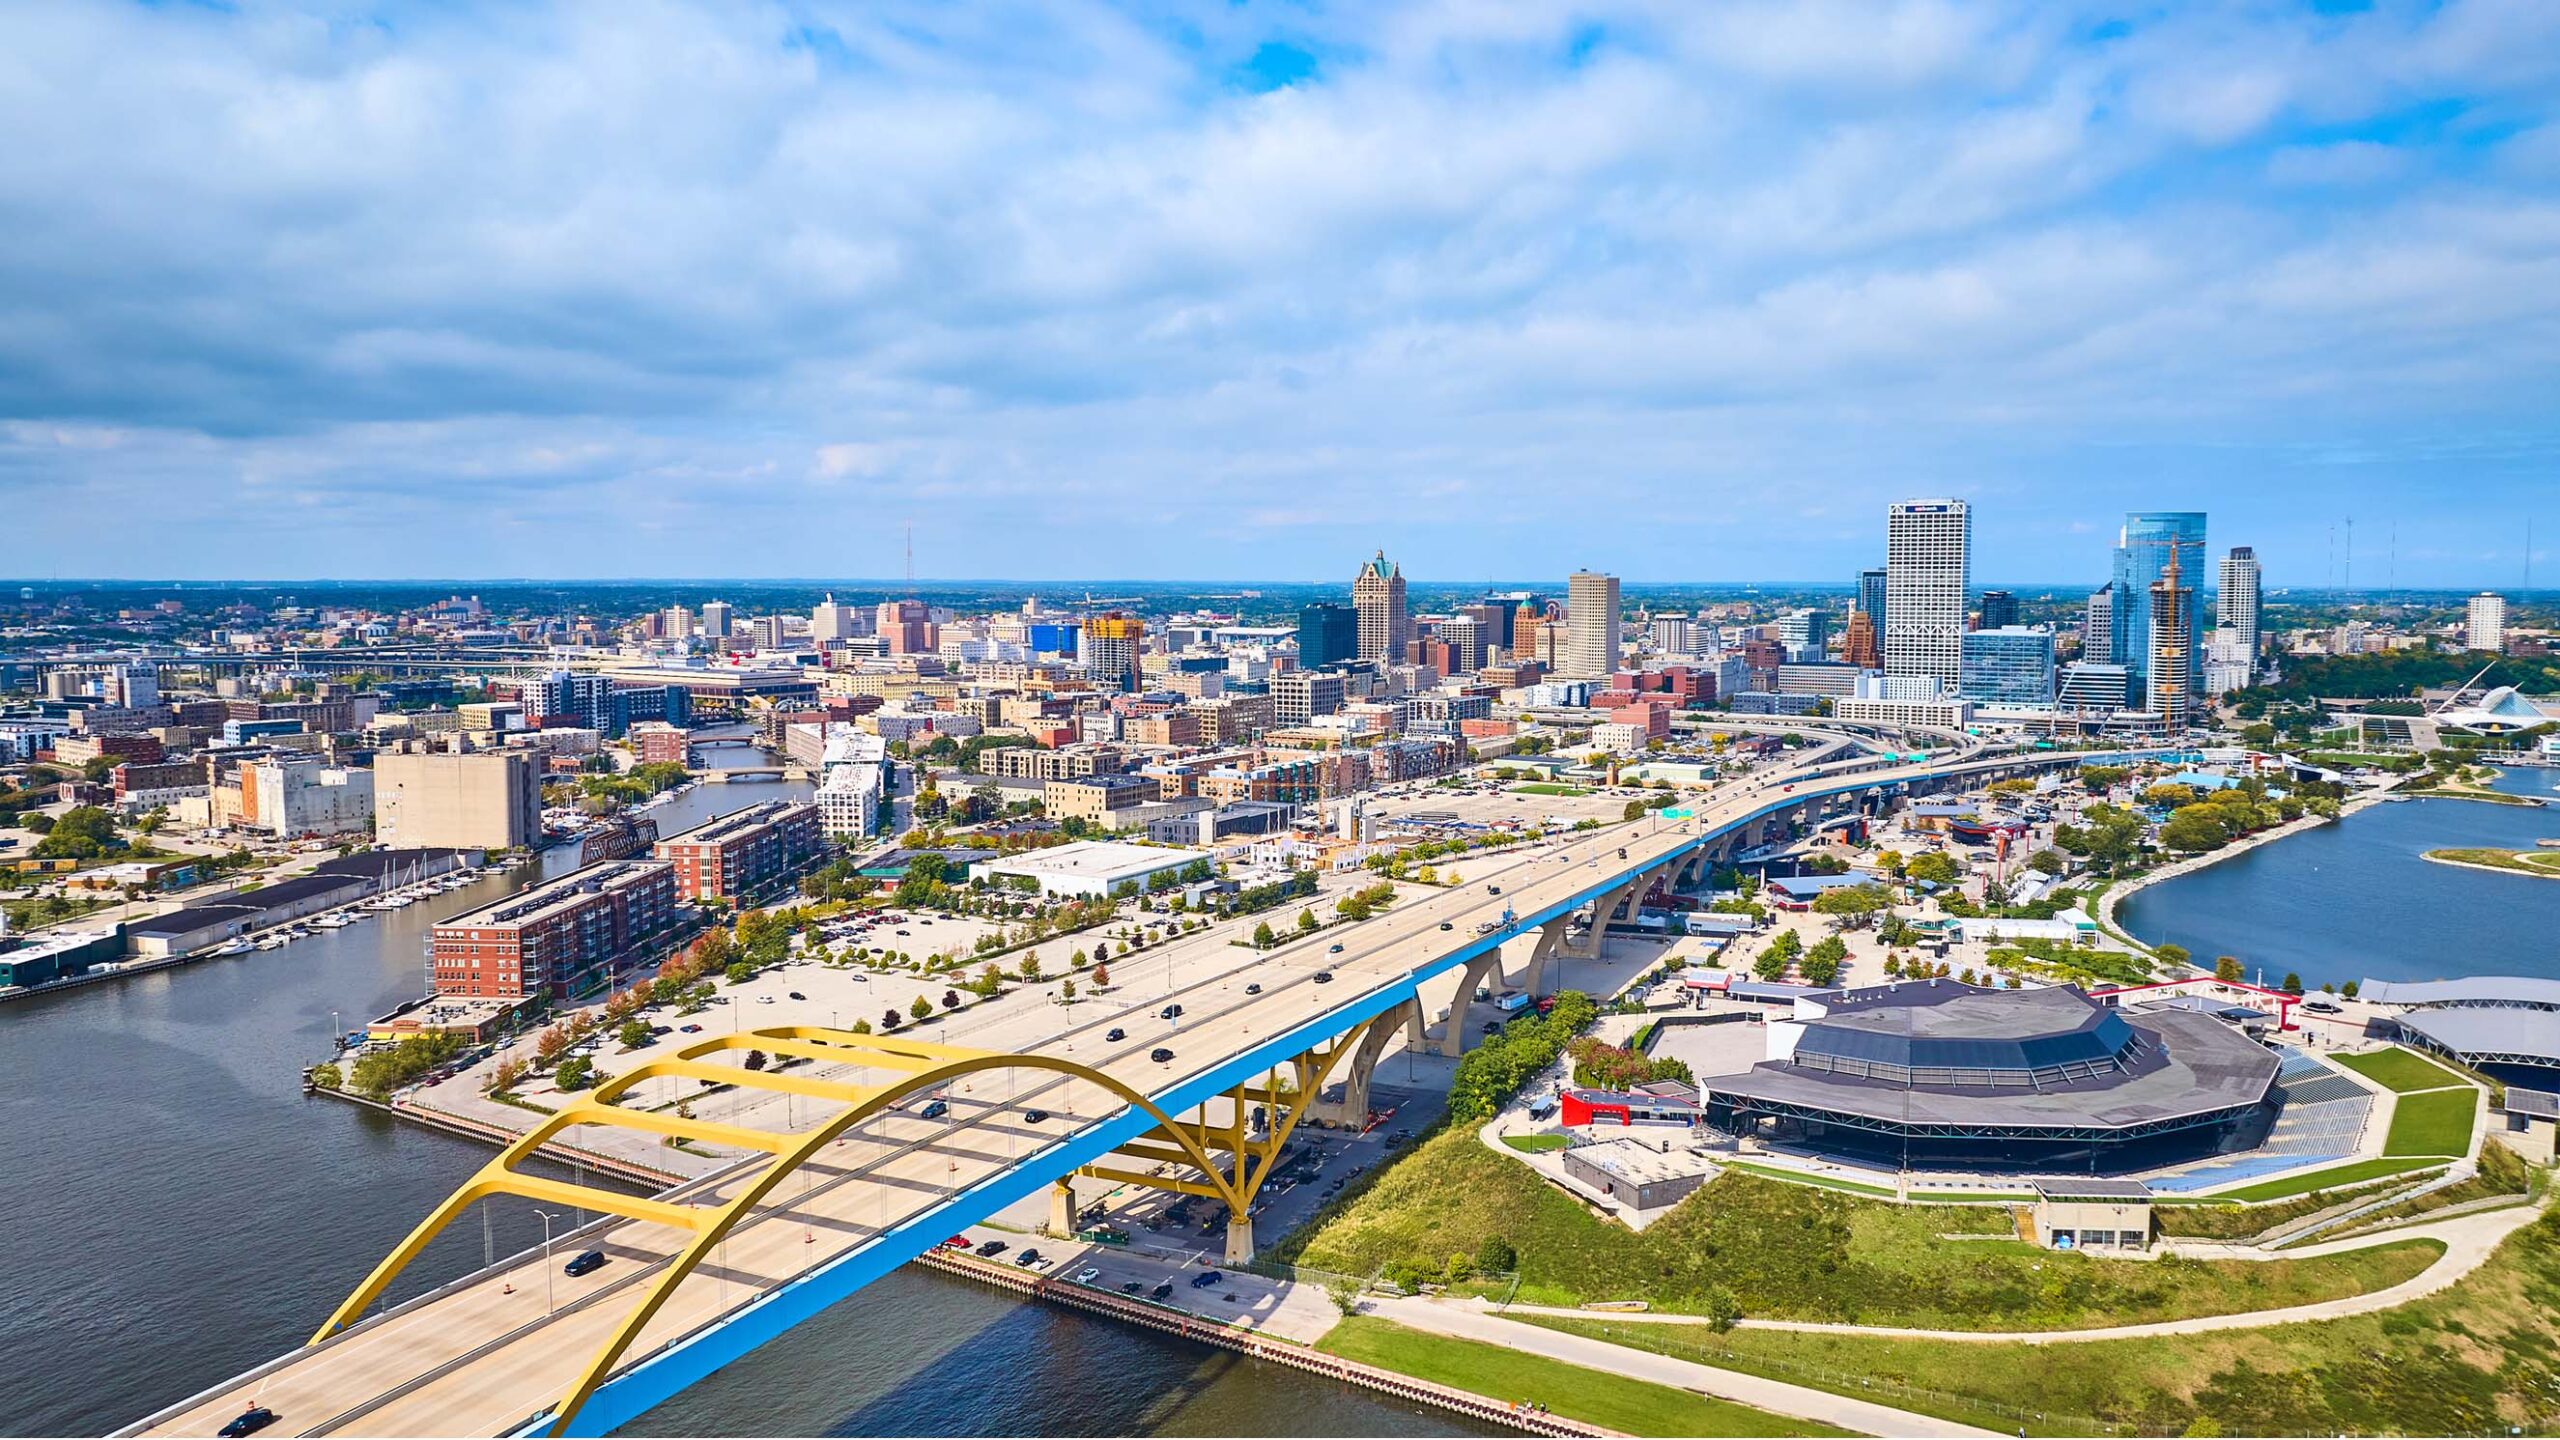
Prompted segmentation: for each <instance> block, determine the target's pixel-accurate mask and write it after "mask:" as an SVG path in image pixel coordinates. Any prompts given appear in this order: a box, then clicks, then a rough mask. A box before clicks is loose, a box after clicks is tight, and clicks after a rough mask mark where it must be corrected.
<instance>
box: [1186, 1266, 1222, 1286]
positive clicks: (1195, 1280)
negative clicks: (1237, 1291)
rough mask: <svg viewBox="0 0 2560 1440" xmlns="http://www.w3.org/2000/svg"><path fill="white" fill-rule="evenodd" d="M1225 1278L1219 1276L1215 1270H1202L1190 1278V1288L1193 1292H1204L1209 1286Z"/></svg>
mask: <svg viewBox="0 0 2560 1440" xmlns="http://www.w3.org/2000/svg"><path fill="white" fill-rule="evenodd" d="M1226 1278H1227V1277H1226V1276H1224V1275H1221V1274H1219V1273H1218V1272H1217V1271H1215V1270H1203V1271H1201V1272H1200V1273H1199V1274H1197V1275H1194V1276H1192V1277H1191V1288H1192V1289H1194V1290H1206V1289H1208V1288H1209V1287H1210V1286H1212V1285H1215V1284H1217V1283H1218V1282H1219V1281H1221V1280H1224V1279H1226Z"/></svg>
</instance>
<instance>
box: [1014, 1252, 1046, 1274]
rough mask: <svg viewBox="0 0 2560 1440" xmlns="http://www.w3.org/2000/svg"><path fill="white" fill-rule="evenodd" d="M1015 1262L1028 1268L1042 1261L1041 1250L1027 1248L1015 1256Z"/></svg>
mask: <svg viewBox="0 0 2560 1440" xmlns="http://www.w3.org/2000/svg"><path fill="white" fill-rule="evenodd" d="M1013 1263H1014V1264H1016V1265H1019V1266H1021V1267H1023V1268H1024V1269H1026V1270H1027V1269H1029V1268H1031V1267H1032V1266H1034V1265H1037V1264H1039V1263H1040V1252H1039V1251H1037V1250H1025V1251H1023V1252H1022V1253H1021V1254H1019V1255H1016V1256H1014V1257H1013Z"/></svg>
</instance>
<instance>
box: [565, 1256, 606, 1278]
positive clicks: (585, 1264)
mask: <svg viewBox="0 0 2560 1440" xmlns="http://www.w3.org/2000/svg"><path fill="white" fill-rule="evenodd" d="M604 1258H605V1257H604V1252H603V1251H601V1250H583V1251H580V1252H579V1253H578V1254H577V1255H576V1256H575V1257H574V1258H572V1259H571V1260H570V1261H569V1263H568V1264H566V1265H563V1266H561V1267H560V1273H561V1274H563V1275H591V1274H593V1273H595V1272H596V1271H598V1270H601V1269H603V1268H604Z"/></svg>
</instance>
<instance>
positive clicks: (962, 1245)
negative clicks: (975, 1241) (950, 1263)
mask: <svg viewBox="0 0 2560 1440" xmlns="http://www.w3.org/2000/svg"><path fill="white" fill-rule="evenodd" d="M942 1248H943V1249H945V1250H966V1249H968V1248H969V1237H968V1236H966V1235H954V1236H952V1237H951V1238H950V1239H948V1240H945V1241H943V1242H942Z"/></svg>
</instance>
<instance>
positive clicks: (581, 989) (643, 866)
mask: <svg viewBox="0 0 2560 1440" xmlns="http://www.w3.org/2000/svg"><path fill="white" fill-rule="evenodd" d="M676 913H677V912H676V867H675V866H673V865H670V864H668V863H666V862H665V861H662V860H608V861H606V862H605V863H603V864H601V865H590V866H588V867H586V868H585V869H583V870H577V871H573V872H571V873H570V874H567V875H563V876H561V877H560V878H559V879H557V880H553V881H550V882H548V883H546V884H542V885H536V886H534V887H533V888H532V889H530V890H524V891H520V892H518V893H516V894H514V895H510V896H508V897H507V898H505V899H503V900H499V901H496V902H494V903H492V904H489V905H484V906H482V907H481V908H479V909H477V910H468V911H465V912H463V913H462V914H460V915H456V916H454V917H453V918H452V919H450V920H447V921H444V922H443V923H441V924H439V925H437V926H436V927H435V932H434V934H433V936H432V937H431V938H430V939H429V942H428V954H429V957H430V964H431V966H432V967H433V969H434V971H435V985H436V993H437V994H439V995H459V996H472V997H493V998H500V999H504V998H511V997H515V996H524V995H548V996H551V997H553V998H555V999H563V1000H566V999H574V998H577V997H579V996H582V995H586V994H589V993H591V992H593V991H595V990H597V989H599V988H602V987H603V986H605V985H606V984H608V983H610V982H611V980H612V979H613V978H614V973H615V971H616V969H617V968H618V967H620V966H623V965H625V964H627V963H630V962H633V961H636V960H638V959H640V958H642V954H641V952H642V951H643V949H644V948H645V947H646V946H647V944H648V942H649V941H651V940H652V939H655V938H657V937H658V936H659V935H661V934H662V933H664V932H665V931H666V930H667V929H668V928H669V927H671V926H672V925H674V923H675V921H676Z"/></svg>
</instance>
